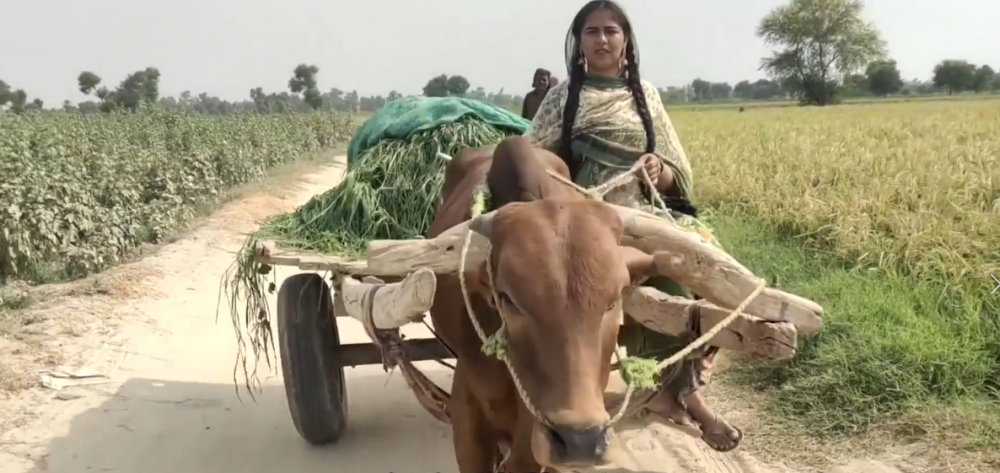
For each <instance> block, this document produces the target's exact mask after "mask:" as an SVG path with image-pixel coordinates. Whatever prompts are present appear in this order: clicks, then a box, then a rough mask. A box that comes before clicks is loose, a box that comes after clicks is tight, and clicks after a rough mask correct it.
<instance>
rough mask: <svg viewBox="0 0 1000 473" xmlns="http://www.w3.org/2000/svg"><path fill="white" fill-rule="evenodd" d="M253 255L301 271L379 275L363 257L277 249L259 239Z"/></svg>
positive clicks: (265, 261) (266, 262)
mask: <svg viewBox="0 0 1000 473" xmlns="http://www.w3.org/2000/svg"><path fill="white" fill-rule="evenodd" d="M254 257H255V259H256V260H257V262H259V263H261V264H267V265H271V266H291V267H295V268H299V269H301V270H303V271H332V272H336V273H343V274H354V275H358V276H379V275H378V274H376V273H372V272H370V271H368V264H367V263H366V262H365V260H363V259H352V258H345V257H343V256H335V255H322V254H317V253H307V252H301V251H286V250H279V249H277V247H276V246H275V244H274V243H273V242H264V241H260V242H257V243H255V244H254ZM404 275H405V274H404ZM401 276H402V275H401Z"/></svg>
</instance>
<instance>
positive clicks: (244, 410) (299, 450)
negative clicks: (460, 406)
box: [0, 165, 898, 473]
mask: <svg viewBox="0 0 1000 473" xmlns="http://www.w3.org/2000/svg"><path fill="white" fill-rule="evenodd" d="M341 173H342V165H338V166H329V167H326V168H323V169H321V170H320V171H319V172H316V173H314V174H312V175H309V176H306V177H305V180H304V181H303V182H300V183H298V184H297V186H296V188H295V189H293V190H290V191H288V192H286V193H285V195H284V196H280V195H279V196H276V195H273V193H271V194H258V195H252V196H249V197H247V198H244V199H241V200H239V201H235V202H233V203H231V204H229V205H227V206H225V207H224V208H223V209H222V210H221V211H219V212H217V213H216V214H214V215H213V216H212V217H211V218H209V219H207V221H206V222H205V223H204V225H203V226H201V227H200V228H199V229H198V230H196V231H194V232H193V233H191V234H190V235H188V236H186V237H185V238H183V239H181V240H179V241H176V242H174V243H172V244H169V245H166V246H165V247H164V248H162V249H161V250H160V251H158V252H157V253H156V254H154V255H152V256H149V257H147V258H144V259H142V260H140V261H138V262H135V263H131V264H129V265H125V266H123V267H121V268H119V269H117V270H114V271H112V272H111V273H110V274H112V276H111V279H110V281H111V282H106V283H105V284H106V285H107V286H108V288H105V290H98V291H95V293H94V294H90V295H87V296H78V297H67V298H63V299H61V300H59V301H55V302H51V303H50V304H49V305H48V306H47V307H46V308H45V309H44V310H43V311H41V313H47V314H48V315H47V316H44V317H43V320H44V321H43V322H40V323H39V324H38V325H40V326H41V327H42V328H41V329H39V330H36V331H35V332H36V335H37V337H36V338H34V339H31V338H30V337H29V338H27V339H26V338H23V337H22V338H20V340H21V342H23V343H22V344H23V345H24V346H23V347H21V348H18V349H17V350H8V352H9V353H20V354H21V355H23V354H24V353H25V350H29V349H36V350H38V352H39V353H41V355H38V356H41V357H42V361H44V359H45V358H44V357H46V356H51V357H55V358H53V359H59V358H61V359H62V361H63V364H64V365H68V366H69V367H70V368H88V369H91V370H95V371H97V372H99V373H101V374H104V375H107V376H108V378H109V382H108V383H105V384H96V385H91V386H83V387H70V388H66V389H63V390H60V391H55V390H52V389H43V388H33V389H30V390H28V391H25V392H23V393H21V394H19V395H16V396H13V397H11V398H8V399H0V408H2V411H0V421H2V422H3V429H2V430H0V471H3V472H6V473H26V472H32V473H34V472H55V473H78V472H79V473H84V472H122V473H168V472H169V473H175V472H185V473H228V472H240V473H265V472H267V473H271V472H279V471H295V472H302V473H310V472H316V473H319V472H328V471H338V472H343V473H352V472H357V473H361V472H364V473H368V472H413V473H418V472H419V473H428V472H450V471H455V464H454V460H453V454H452V450H451V440H450V431H449V429H448V428H447V427H446V426H443V425H441V424H439V423H438V422H437V421H435V420H433V419H432V418H431V417H430V416H429V415H428V414H426V413H425V412H424V411H423V410H422V409H421V408H420V407H419V405H418V404H417V403H416V402H415V401H414V400H413V399H412V397H411V394H410V392H409V390H408V389H407V387H406V385H405V384H404V382H403V380H402V378H401V377H400V376H398V375H395V376H392V377H389V378H388V379H387V375H386V374H385V373H383V372H382V370H381V368H379V367H360V368H355V369H348V370H347V389H348V399H349V405H350V415H349V426H348V433H347V434H346V436H345V438H343V440H342V441H341V442H340V443H338V444H336V445H334V446H328V447H322V448H315V447H310V446H309V445H307V444H306V443H305V442H304V441H303V440H301V439H300V438H299V437H298V435H297V434H296V432H295V429H294V427H293V426H292V423H291V420H290V418H289V414H288V408H287V404H286V400H285V393H284V390H283V388H282V384H281V383H282V381H281V378H280V373H278V370H277V369H276V368H274V369H271V370H270V372H268V373H263V374H262V375H261V376H260V378H261V380H262V382H263V384H264V387H263V393H262V394H259V395H257V401H258V402H257V403H254V402H252V401H250V400H249V398H248V396H247V395H246V391H243V398H244V402H242V403H241V402H240V401H239V400H238V399H237V397H236V394H235V391H234V385H233V362H234V359H235V341H234V336H233V329H232V326H231V325H230V322H229V318H228V316H227V315H226V312H225V310H223V311H222V316H221V317H220V318H219V320H218V321H216V307H217V298H218V290H219V278H220V275H221V274H222V273H223V271H224V270H225V269H226V268H227V266H228V265H229V264H231V263H232V261H233V253H234V252H235V251H236V250H237V249H238V248H239V247H240V244H241V242H242V236H241V235H242V234H244V233H246V232H249V231H251V230H253V229H254V228H255V227H256V224H255V221H256V220H258V219H260V218H263V217H265V216H267V215H271V214H275V213H279V212H284V211H288V210H290V209H293V208H294V207H295V206H297V205H300V204H302V203H304V202H305V201H306V200H308V198H309V197H310V196H312V195H314V194H316V193H318V192H321V191H324V190H327V189H329V188H330V187H332V186H333V185H334V184H335V183H336V182H337V181H338V179H339V178H340V175H341ZM291 274H293V273H292V271H291V270H285V271H279V274H278V275H279V277H281V276H289V275H291ZM279 284H280V282H279ZM109 288H110V289H109ZM273 299H274V298H273V297H272V304H273V302H274V301H273ZM43 307H45V304H43ZM224 308H225V307H223V309H224ZM340 324H341V325H340V326H341V337H342V341H344V342H348V343H349V342H361V341H366V339H365V337H364V335H363V332H362V330H361V327H360V325H359V324H357V323H356V322H354V321H351V320H346V321H344V320H342V321H341V322H340ZM419 332H420V331H419V330H414V331H411V332H410V335H418V336H419V335H422V334H421V333H419ZM46 334H48V336H45V335H46ZM24 340H29V341H30V340H34V343H27V342H25V341H24ZM8 348H9V347H8ZM0 353H2V352H0ZM15 358H16V357H15ZM10 359H14V358H10ZM421 366H422V367H425V368H426V369H427V370H428V372H429V373H430V376H431V378H432V379H434V380H435V381H438V382H440V383H442V384H443V385H444V386H450V381H449V380H448V379H447V378H448V377H449V376H450V373H448V372H447V371H446V370H445V369H444V368H441V367H440V366H439V365H437V364H434V363H423V364H421ZM7 369H8V370H10V369H11V365H9V364H8V365H7ZM264 369H265V370H266V369H267V368H266V367H265V368H264ZM33 376H34V374H33ZM751 435H752V433H751ZM620 442H622V444H624V445H627V446H628V449H627V450H628V453H627V454H626V455H624V456H619V458H620V462H621V466H622V467H625V468H627V469H629V470H632V471H650V472H651V471H664V472H665V471H671V472H678V471H685V472H694V473H751V472H753V473H777V472H784V471H792V470H789V469H786V468H782V467H776V466H765V465H761V464H759V462H756V461H754V459H753V458H751V457H750V456H749V455H747V454H745V453H734V454H728V455H719V454H716V453H714V452H711V451H709V450H708V449H706V448H704V447H703V446H702V443H701V442H699V441H697V440H694V439H690V438H688V437H685V436H683V435H681V434H678V433H675V432H674V431H672V430H670V429H666V428H662V429H638V430H631V431H627V432H624V433H622V434H621V435H620ZM618 471H620V469H618ZM833 471H844V472H847V471H864V472H871V473H876V472H879V471H882V472H889V471H898V470H888V469H879V466H877V465H874V464H870V463H864V464H860V465H857V468H855V467H850V468H849V469H844V470H833Z"/></svg>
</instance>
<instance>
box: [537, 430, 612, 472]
mask: <svg viewBox="0 0 1000 473" xmlns="http://www.w3.org/2000/svg"><path fill="white" fill-rule="evenodd" d="M545 432H546V436H547V437H548V440H549V444H550V445H551V446H552V456H553V457H554V458H555V459H556V460H557V461H559V462H561V463H593V462H596V461H597V460H599V459H600V458H602V457H603V456H604V452H605V450H607V447H608V437H607V432H606V428H605V427H604V426H595V427H587V428H584V429H578V428H574V427H568V426H564V425H553V426H549V427H547V428H546V429H545Z"/></svg>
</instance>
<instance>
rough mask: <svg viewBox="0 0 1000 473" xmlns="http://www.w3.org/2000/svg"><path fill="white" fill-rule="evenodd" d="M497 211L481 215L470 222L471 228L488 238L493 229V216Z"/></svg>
mask: <svg viewBox="0 0 1000 473" xmlns="http://www.w3.org/2000/svg"><path fill="white" fill-rule="evenodd" d="M494 215H496V214H495V213H492V212H491V213H488V214H483V215H480V216H478V217H476V218H474V219H472V221H471V222H469V229H470V230H472V231H474V232H476V233H478V234H480V235H482V236H484V237H486V239H487V240H488V239H489V238H490V234H491V233H492V230H493V216H494Z"/></svg>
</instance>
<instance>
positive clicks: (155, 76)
mask: <svg viewBox="0 0 1000 473" xmlns="http://www.w3.org/2000/svg"><path fill="white" fill-rule="evenodd" d="M102 94H103V95H104V96H103V97H101V95H102ZM97 96H98V98H101V110H103V111H105V112H108V111H111V110H113V109H116V108H125V109H128V110H131V111H136V110H138V109H139V107H140V106H142V104H143V103H156V102H157V100H159V98H160V71H159V70H158V69H157V68H155V67H147V68H145V69H143V70H141V71H135V72H133V73H131V74H129V75H128V76H127V77H125V80H123V81H121V83H120V84H118V88H117V89H115V91H114V92H110V93H109V92H108V91H107V90H106V89H104V90H102V89H98V90H97Z"/></svg>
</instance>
